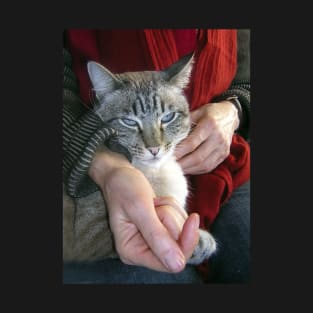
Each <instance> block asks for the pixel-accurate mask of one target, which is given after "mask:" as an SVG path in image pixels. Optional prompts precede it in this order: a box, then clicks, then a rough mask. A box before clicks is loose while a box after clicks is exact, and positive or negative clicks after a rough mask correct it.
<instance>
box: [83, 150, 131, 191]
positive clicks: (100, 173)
mask: <svg viewBox="0 0 313 313" xmlns="http://www.w3.org/2000/svg"><path fill="white" fill-rule="evenodd" d="M120 168H132V169H133V168H134V167H133V166H132V165H131V163H130V162H129V161H128V160H127V158H126V157H125V156H124V155H122V154H119V153H116V152H112V151H110V150H109V149H107V148H102V149H101V150H98V151H97V152H96V154H95V156H94V158H93V160H92V162H91V164H90V167H89V170H88V174H89V176H90V178H91V179H92V180H93V181H94V182H95V183H96V184H97V185H98V186H99V187H100V188H101V189H103V188H104V185H105V182H106V181H107V179H108V177H109V176H110V175H111V174H112V173H113V172H114V171H116V170H117V169H120Z"/></svg>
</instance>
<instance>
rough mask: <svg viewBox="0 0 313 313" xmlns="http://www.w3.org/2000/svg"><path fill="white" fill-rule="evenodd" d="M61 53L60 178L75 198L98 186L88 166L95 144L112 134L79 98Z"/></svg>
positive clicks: (68, 63)
mask: <svg viewBox="0 0 313 313" xmlns="http://www.w3.org/2000/svg"><path fill="white" fill-rule="evenodd" d="M63 57H64V80H63V133H62V134H63V182H64V184H65V187H66V190H67V192H68V194H69V195H70V196H72V197H76V198H78V197H83V196H86V195H88V194H90V193H92V192H94V191H96V190H98V187H97V185H96V184H95V183H94V182H93V181H92V180H91V179H90V178H89V176H88V168H89V166H90V163H91V161H92V159H93V156H94V154H95V152H96V150H97V148H98V147H99V145H101V144H103V143H105V141H106V140H108V139H109V138H111V137H112V136H115V135H116V134H115V131H114V130H113V129H111V128H107V127H105V125H104V124H103V122H102V121H101V120H100V118H99V117H98V116H97V115H96V114H95V113H94V112H93V111H92V110H91V109H87V106H84V104H83V103H82V102H81V100H80V98H79V96H78V91H79V89H78V83H77V80H76V77H75V75H74V73H73V71H72V69H71V62H72V60H71V56H70V54H69V52H68V51H67V50H66V49H63Z"/></svg>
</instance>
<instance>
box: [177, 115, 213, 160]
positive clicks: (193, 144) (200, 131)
mask: <svg viewBox="0 0 313 313" xmlns="http://www.w3.org/2000/svg"><path fill="white" fill-rule="evenodd" d="M211 128H212V125H211V124H210V123H208V121H207V120H205V119H201V120H200V121H199V123H198V124H197V126H196V127H195V128H194V130H193V131H192V132H191V134H190V135H189V136H188V137H187V138H186V139H185V140H183V141H182V142H181V143H180V144H179V145H178V146H177V147H176V150H175V156H176V159H177V160H179V159H181V158H182V157H183V156H185V155H187V154H188V153H191V152H193V151H194V150H195V149H197V148H198V146H199V145H200V144H201V143H202V142H203V141H205V140H206V139H207V138H208V136H209V134H210V130H211Z"/></svg>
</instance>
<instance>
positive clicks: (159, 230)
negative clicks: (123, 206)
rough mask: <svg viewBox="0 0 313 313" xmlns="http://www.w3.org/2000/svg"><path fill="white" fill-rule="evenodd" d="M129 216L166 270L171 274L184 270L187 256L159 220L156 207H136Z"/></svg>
mask: <svg viewBox="0 0 313 313" xmlns="http://www.w3.org/2000/svg"><path fill="white" fill-rule="evenodd" d="M129 215H130V217H131V220H132V221H133V222H134V223H135V224H136V226H137V228H138V230H139V231H140V232H141V234H142V236H143V237H144V239H145V241H146V243H147V244H148V246H149V247H150V248H151V250H152V251H153V253H154V254H155V256H156V257H157V258H158V259H159V260H160V261H161V263H162V264H163V265H164V266H165V267H166V269H167V270H168V271H170V272H179V271H181V270H183V269H184V267H185V264H186V260H185V256H184V254H183V253H182V251H181V249H180V247H179V245H178V243H177V242H176V241H175V239H174V238H173V237H172V236H171V234H170V233H169V231H168V230H167V229H166V227H165V226H164V225H163V224H162V222H161V221H160V220H159V218H158V216H157V213H156V211H155V209H154V207H152V209H151V208H150V209H149V207H147V206H140V205H136V209H134V210H129Z"/></svg>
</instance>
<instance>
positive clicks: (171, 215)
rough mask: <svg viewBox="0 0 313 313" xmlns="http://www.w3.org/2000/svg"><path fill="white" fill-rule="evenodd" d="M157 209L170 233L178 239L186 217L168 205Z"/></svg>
mask: <svg viewBox="0 0 313 313" xmlns="http://www.w3.org/2000/svg"><path fill="white" fill-rule="evenodd" d="M156 211H157V215H158V217H159V219H160V220H161V222H162V224H163V225H164V226H165V227H166V229H167V230H168V232H169V233H170V235H171V236H172V237H173V238H174V239H175V240H176V241H178V239H179V236H180V233H181V231H182V228H183V225H184V222H185V220H186V218H183V217H182V215H181V214H180V213H179V212H177V211H176V210H175V209H173V208H172V207H170V206H168V205H162V206H159V207H157V208H156Z"/></svg>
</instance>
